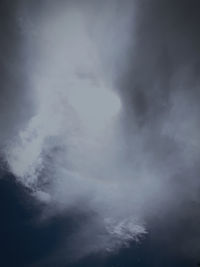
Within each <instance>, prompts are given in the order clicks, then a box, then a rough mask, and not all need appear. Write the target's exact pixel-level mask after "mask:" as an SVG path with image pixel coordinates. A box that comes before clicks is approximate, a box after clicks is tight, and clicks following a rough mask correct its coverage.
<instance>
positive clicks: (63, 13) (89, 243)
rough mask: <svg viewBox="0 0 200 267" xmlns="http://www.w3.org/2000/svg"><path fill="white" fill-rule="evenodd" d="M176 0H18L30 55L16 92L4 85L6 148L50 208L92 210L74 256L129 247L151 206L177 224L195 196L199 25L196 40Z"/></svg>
mask: <svg viewBox="0 0 200 267" xmlns="http://www.w3.org/2000/svg"><path fill="white" fill-rule="evenodd" d="M141 3H142V4H141ZM173 3H174V4H172V2H170V1H168V2H165V4H164V6H163V5H162V6H161V5H160V2H158V1H151V2H149V1H140V3H138V2H137V1H135V2H134V4H133V3H132V1H125V2H123V3H122V2H120V1H111V2H109V4H108V3H107V2H106V1H102V2H101V4H100V3H97V2H95V1H94V2H93V3H92V2H91V1H85V2H84V4H83V3H82V2H79V1H77V2H76V3H72V2H71V1H67V2H66V3H64V2H62V1H61V2H57V3H56V4H55V3H53V2H51V1H50V2H45V3H44V6H43V7H40V6H39V5H38V6H37V7H35V8H36V9H34V8H33V6H32V5H31V4H30V6H29V5H25V3H23V4H22V6H23V7H25V8H24V9H22V11H21V12H22V13H21V16H20V21H19V29H20V31H21V34H22V36H23V40H22V42H21V43H20V46H19V47H20V48H21V49H22V48H23V49H22V51H21V53H22V54H25V55H26V56H27V58H28V59H27V62H29V63H27V65H26V64H25V66H24V68H23V71H22V73H23V75H22V78H21V79H20V84H23V87H22V88H20V89H19V91H18V96H17V97H16V98H14V99H13V98H12V97H11V96H13V95H14V93H13V91H12V92H11V91H10V90H13V87H12V86H8V87H7V88H9V90H8V91H7V92H6V93H4V92H3V91H2V95H3V96H4V98H6V97H8V98H9V105H8V106H7V108H6V109H4V108H3V107H2V112H3V114H8V120H6V121H5V119H4V118H2V119H1V120H0V123H1V125H4V124H5V127H3V129H5V132H6V136H7V141H6V142H4V141H2V144H3V148H4V149H3V150H2V151H3V152H2V153H3V154H4V159H5V160H6V162H7V164H8V166H9V169H10V171H11V172H12V173H13V174H14V175H15V176H16V178H17V179H18V180H19V181H20V182H21V183H22V184H23V185H24V186H26V187H28V188H30V189H31V190H32V193H33V194H34V195H35V197H36V198H38V199H39V200H40V201H43V202H45V203H46V206H47V209H46V210H45V211H44V212H45V213H46V215H47V217H48V215H49V216H50V215H52V214H49V213H53V214H58V213H65V212H66V213H67V212H69V211H70V210H72V209H77V210H81V211H82V212H86V213H90V216H89V217H90V219H89V220H88V221H87V222H83V223H82V226H81V227H80V229H79V231H78V230H77V232H76V234H74V235H73V236H72V237H71V242H70V246H71V250H72V251H73V250H74V251H75V249H74V248H77V247H78V243H80V242H81V243H83V244H84V246H83V247H82V248H79V249H78V253H76V257H80V256H83V255H85V254H88V253H94V252H99V251H104V250H107V251H113V250H116V249H118V248H120V247H121V246H127V245H128V244H129V242H130V241H131V240H138V239H139V238H140V237H141V236H143V235H144V234H146V232H147V230H148V227H150V225H151V223H152V221H154V218H155V217H156V216H161V217H162V216H164V217H165V218H166V220H167V221H169V222H170V220H171V217H170V218H169V217H167V215H168V214H169V210H170V211H171V212H172V213H173V212H174V211H175V210H176V211H177V210H179V208H180V207H182V204H183V203H185V201H186V202H187V203H190V202H191V201H194V199H195V201H198V188H199V182H198V167H197V165H198V158H199V140H198V134H197V133H198V128H199V123H198V113H199V105H198V99H197V96H198V89H197V88H198V79H197V78H195V71H197V70H196V67H195V66H196V64H197V62H196V59H195V58H196V54H197V48H196V46H193V43H195V44H196V43H198V42H199V40H198V37H195V36H196V31H197V30H196V28H195V27H192V30H193V31H192V33H193V34H192V35H191V36H194V37H193V41H194V42H192V41H190V40H189V39H187V38H186V37H185V36H188V35H189V36H190V28H191V26H192V25H193V26H194V25H195V22H196V20H195V18H194V17H192V16H188V17H187V19H188V21H189V22H190V24H187V25H186V24H185V21H184V20H183V17H182V14H183V13H184V12H185V11H186V7H187V8H188V6H187V3H186V1H183V2H182V6H181V8H182V9H181V10H182V11H181V12H180V14H179V13H178V10H179V5H178V3H177V2H176V1H175V2H173ZM195 3H196V2H195ZM39 7H40V12H39V11H38V13H37V12H36V13H37V14H35V13H34V10H39ZM191 8H192V10H191V12H194V6H193V5H191ZM172 11H173V12H174V13H173V14H172ZM161 15H162V16H161ZM174 25H176V26H175V27H174ZM183 25H184V26H185V28H184V30H182V27H183ZM188 25H190V26H188ZM186 26H187V27H186ZM195 49H196V50H195ZM16 54H17V53H16ZM4 65H5V64H4ZM16 69H17V68H16V66H15V65H12V67H11V70H12V73H14V72H15V70H16ZM10 75H11V74H10ZM24 76H28V84H24V81H23V77H24ZM194 80H195V82H196V84H195V83H194ZM15 81H16V80H15V79H14V80H13V83H16V82H15ZM10 88H12V89H10ZM11 98H12V99H13V100H12V101H11ZM12 103H14V104H13V105H12ZM22 110H23V111H24V110H25V111H26V112H25V114H24V112H22ZM18 113H19V114H21V115H20V116H17V115H16V114H18ZM22 113H23V115H22ZM10 114H11V115H10ZM9 125H11V126H12V128H13V127H14V128H16V131H14V132H13V130H11V129H12V128H10V126H9ZM188 177H190V178H188ZM183 213H184V211H183V208H181V210H180V214H181V215H180V216H182V214H183ZM186 216H187V214H186ZM178 217H179V213H178V212H177V218H178ZM177 220H178V219H177ZM148 223H149V225H148ZM154 224H157V222H156V220H155V221H154ZM195 242H196V241H195ZM72 254H73V253H72ZM77 254H79V255H77Z"/></svg>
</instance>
